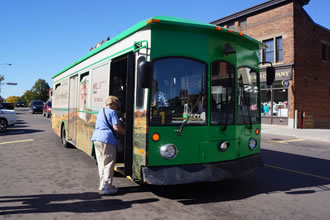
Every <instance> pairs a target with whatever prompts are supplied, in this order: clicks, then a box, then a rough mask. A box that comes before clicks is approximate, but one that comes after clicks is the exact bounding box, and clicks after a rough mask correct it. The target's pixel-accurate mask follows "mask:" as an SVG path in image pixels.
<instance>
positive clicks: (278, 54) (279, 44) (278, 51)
mask: <svg viewBox="0 0 330 220" xmlns="http://www.w3.org/2000/svg"><path fill="white" fill-rule="evenodd" d="M281 61H283V45H282V37H277V38H276V62H281Z"/></svg>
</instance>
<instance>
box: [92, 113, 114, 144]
mask: <svg viewBox="0 0 330 220" xmlns="http://www.w3.org/2000/svg"><path fill="white" fill-rule="evenodd" d="M104 109H105V115H106V116H107V118H108V121H109V123H110V124H111V126H112V127H113V125H117V124H119V118H118V115H117V112H116V111H115V110H112V109H110V108H104ZM92 141H100V142H103V143H107V144H111V145H117V140H116V137H115V136H114V135H113V133H112V131H111V129H110V128H109V125H108V123H107V121H106V119H105V118H104V114H103V109H102V110H101V111H99V113H98V115H97V119H96V124H95V130H94V133H93V136H92Z"/></svg>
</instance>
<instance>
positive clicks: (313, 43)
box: [294, 5, 330, 128]
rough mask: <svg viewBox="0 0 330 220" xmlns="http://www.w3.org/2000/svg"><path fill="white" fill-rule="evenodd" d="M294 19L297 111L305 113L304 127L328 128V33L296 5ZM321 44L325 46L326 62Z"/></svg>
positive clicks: (329, 117)
mask: <svg viewBox="0 0 330 220" xmlns="http://www.w3.org/2000/svg"><path fill="white" fill-rule="evenodd" d="M294 17H295V71H296V73H297V74H295V76H294V84H295V90H294V97H295V102H296V109H297V110H298V111H300V112H305V128H309V127H330V94H329V92H330V91H329V89H330V86H329V85H330V54H329V53H330V52H329V48H330V32H329V30H328V29H326V28H323V27H321V26H319V25H317V24H315V23H314V22H313V21H312V19H311V18H310V17H309V16H308V14H307V13H306V12H305V10H304V9H303V8H301V7H300V6H299V5H295V8H294ZM322 44H326V45H327V57H326V59H327V60H326V61H323V60H322Z"/></svg>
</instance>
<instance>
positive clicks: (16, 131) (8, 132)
mask: <svg viewBox="0 0 330 220" xmlns="http://www.w3.org/2000/svg"><path fill="white" fill-rule="evenodd" d="M23 127H28V126H15V128H14V127H12V128H11V127H8V128H7V130H6V131H5V132H3V133H0V136H7V135H17V134H31V133H36V132H45V130H39V129H24V128H23ZM21 128H23V129H21Z"/></svg>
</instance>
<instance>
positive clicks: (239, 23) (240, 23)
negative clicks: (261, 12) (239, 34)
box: [238, 18, 246, 27]
mask: <svg viewBox="0 0 330 220" xmlns="http://www.w3.org/2000/svg"><path fill="white" fill-rule="evenodd" d="M244 25H246V18H242V19H240V20H239V21H238V26H239V27H242V26H244Z"/></svg>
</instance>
